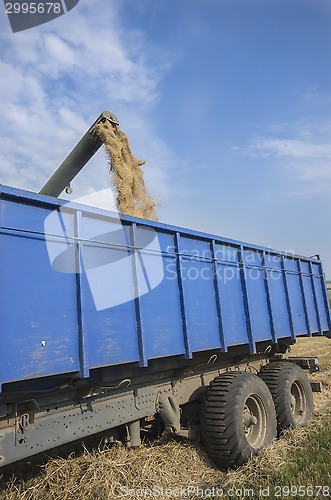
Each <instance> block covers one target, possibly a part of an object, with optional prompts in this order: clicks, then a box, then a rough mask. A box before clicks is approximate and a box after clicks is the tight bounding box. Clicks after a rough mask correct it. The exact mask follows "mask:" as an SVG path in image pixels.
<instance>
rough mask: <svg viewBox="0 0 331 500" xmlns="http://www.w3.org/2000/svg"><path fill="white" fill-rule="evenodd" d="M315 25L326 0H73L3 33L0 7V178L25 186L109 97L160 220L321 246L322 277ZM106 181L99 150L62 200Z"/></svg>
mask: <svg viewBox="0 0 331 500" xmlns="http://www.w3.org/2000/svg"><path fill="white" fill-rule="evenodd" d="M330 25H331V3H330V2H329V1H328V0H287V1H283V0H259V1H258V0H194V1H193V0H167V1H164V0H139V2H138V1H133V0H119V1H117V0H116V1H113V0H94V1H93V2H91V1H90V2H89V1H88V0H80V3H79V4H78V6H77V7H75V8H74V9H73V10H72V11H71V12H69V13H68V14H66V15H65V16H63V17H60V18H58V19H57V20H55V21H52V22H50V23H48V24H45V25H43V26H40V27H37V28H33V29H31V30H27V31H25V32H22V33H16V34H13V33H11V30H10V25H9V22H8V20H7V18H6V15H5V12H4V7H3V6H0V43H1V52H0V95H1V103H2V104H1V110H2V112H1V116H0V132H1V140H2V147H1V151H0V179H1V182H2V183H5V184H11V185H14V186H17V187H22V188H26V189H30V190H39V189H40V187H41V186H42V185H43V183H44V182H45V181H46V180H47V178H48V177H49V176H50V175H51V174H52V172H53V171H54V169H55V168H56V167H57V166H58V164H59V163H60V162H61V161H62V159H63V158H64V157H65V156H66V155H67V153H68V152H69V151H70V150H71V148H72V147H73V146H74V145H75V143H76V142H77V141H78V140H79V138H80V137H81V135H82V134H83V133H84V132H85V131H86V129H87V128H88V127H89V125H90V124H91V123H92V122H93V121H94V119H95V118H96V117H97V116H98V114H99V113H100V112H101V111H102V110H103V109H109V110H110V111H112V112H113V113H115V114H116V115H117V116H118V118H119V120H120V124H121V126H122V129H123V130H124V131H125V132H126V133H127V134H128V136H129V137H130V140H131V144H132V148H133V150H134V152H135V153H136V155H137V156H139V157H142V158H144V159H145V160H146V166H145V167H144V168H145V172H146V179H147V183H148V186H149V187H150V189H151V191H152V192H153V193H154V194H155V195H156V197H157V198H158V199H159V200H160V201H161V202H162V206H161V207H160V208H159V216H160V220H161V221H164V222H168V223H171V224H176V225H179V226H186V227H190V228H194V229H199V230H202V231H207V232H212V233H216V234H219V235H222V236H227V237H231V238H234V239H239V240H244V241H248V242H251V243H256V244H262V245H270V246H271V247H273V248H279V249H285V250H293V251H295V252H296V253H299V254H305V255H312V254H315V253H320V254H321V256H322V259H323V261H324V265H325V270H326V273H327V275H328V277H330V278H331V231H330V216H331V57H330V54H331V26H330ZM109 183H110V181H109V176H108V174H107V165H106V160H105V158H104V153H103V152H102V151H100V152H99V153H98V155H97V156H96V157H95V158H94V159H93V160H92V161H91V162H90V164H89V165H88V166H87V167H86V168H85V169H84V171H83V172H82V173H81V174H80V176H79V177H77V178H76V180H75V181H74V183H73V188H74V196H75V197H77V196H82V195H86V194H90V193H93V192H95V191H99V190H101V189H104V188H107V187H109ZM105 196H106V195H105ZM107 196H109V194H108V195H107ZM98 198H100V196H98ZM112 206H113V200H112V199H111V196H109V207H110V208H111V207H112Z"/></svg>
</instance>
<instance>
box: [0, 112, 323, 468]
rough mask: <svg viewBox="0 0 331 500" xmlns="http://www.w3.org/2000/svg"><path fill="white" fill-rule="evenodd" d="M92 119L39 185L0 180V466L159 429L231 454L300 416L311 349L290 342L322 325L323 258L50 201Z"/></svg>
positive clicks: (85, 141)
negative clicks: (103, 435) (97, 439)
mask: <svg viewBox="0 0 331 500" xmlns="http://www.w3.org/2000/svg"><path fill="white" fill-rule="evenodd" d="M105 120H106V121H108V122H109V123H110V124H111V125H112V126H114V127H118V120H117V119H116V117H114V115H112V114H111V113H108V112H104V113H102V114H101V115H100V117H99V118H98V119H97V120H96V122H95V123H94V124H93V125H92V127H91V128H90V129H89V130H88V132H87V133H86V134H85V135H84V137H83V138H82V139H81V141H80V142H79V143H78V144H77V146H76V147H75V148H74V149H73V150H72V152H71V153H70V154H69V156H68V157H67V158H66V160H65V161H64V162H63V163H62V165H61V166H60V167H59V168H58V170H57V171H56V172H55V174H54V175H53V176H52V177H51V178H50V180H49V181H48V182H47V183H46V184H45V186H44V187H43V188H42V190H41V191H40V193H32V192H28V191H23V190H20V189H17V188H14V187H9V186H4V185H1V186H0V204H1V230H0V234H1V260H0V279H1V284H2V293H1V295H0V326H1V335H0V466H2V465H6V464H8V463H11V462H15V461H17V460H21V459H26V458H28V457H30V456H31V455H35V454H37V453H40V452H44V451H47V450H50V449H52V448H55V447H57V446H59V445H62V444H65V443H69V442H71V441H75V440H81V439H84V438H86V437H87V436H90V435H93V434H97V433H100V432H104V431H107V432H108V433H109V435H112V436H114V438H116V439H123V440H124V441H125V442H126V444H127V446H131V447H136V446H139V444H140V442H141V430H142V429H144V432H147V431H152V432H153V431H154V432H156V431H157V430H159V429H160V428H162V429H163V430H164V432H167V433H170V434H177V435H184V436H187V437H189V438H191V439H195V440H201V441H202V442H203V444H204V447H205V449H206V451H207V453H208V455H209V456H210V457H211V458H212V459H213V460H214V462H215V463H216V464H217V465H218V466H219V467H222V468H229V467H235V466H238V465H241V464H243V463H244V462H245V461H247V460H248V459H249V458H250V457H251V456H252V455H255V454H257V453H259V451H260V450H261V449H262V448H264V447H265V446H267V445H268V444H269V443H270V442H271V441H272V440H273V439H274V438H275V437H276V436H277V434H280V433H281V432H282V431H283V429H286V428H288V427H297V426H303V425H305V424H306V423H307V422H308V421H309V420H310V419H311V418H312V415H313V394H312V392H313V390H320V385H319V384H317V383H315V384H311V383H310V381H309V378H308V376H307V374H306V371H310V372H313V371H317V370H318V369H319V364H318V359H317V358H315V357H306V358H293V357H289V348H290V346H291V345H293V344H294V343H295V342H296V339H297V337H302V336H303V337H304V336H321V335H324V336H327V337H329V338H330V337H331V317H330V309H329V306H328V300H327V290H326V284H325V278H324V274H323V269H322V263H321V261H320V259H319V258H318V257H304V256H300V255H293V254H289V253H286V252H282V251H278V250H272V249H270V248H266V247H261V246H258V245H253V244H248V243H245V242H241V241H237V240H231V239H228V238H223V237H220V236H217V235H212V234H206V233H203V232H198V231H194V230H189V229H184V228H181V227H177V226H170V225H166V224H162V223H159V222H155V221H150V220H146V219H142V218H138V217H132V216H127V215H124V214H120V215H119V214H116V213H113V212H109V211H106V210H101V209H97V208H93V207H88V206H85V205H80V204H78V203H74V202H73V203H71V202H68V200H61V199H59V198H57V197H58V196H59V195H60V194H61V193H62V192H63V190H64V189H66V188H69V191H70V186H71V182H72V180H73V179H74V177H75V176H76V175H77V174H78V173H79V171H80V170H81V169H82V168H83V166H84V165H85V164H86V162H87V161H88V160H89V159H90V158H91V157H92V156H93V154H94V153H95V152H96V151H97V150H98V149H99V148H100V146H101V145H102V139H101V138H100V136H99V135H98V134H96V127H98V125H99V124H100V123H102V122H103V121H105ZM305 370H306V371H305Z"/></svg>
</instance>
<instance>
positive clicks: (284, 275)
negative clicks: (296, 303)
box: [280, 255, 295, 341]
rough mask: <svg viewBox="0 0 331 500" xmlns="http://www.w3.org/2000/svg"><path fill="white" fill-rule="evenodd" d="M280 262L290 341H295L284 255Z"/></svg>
mask: <svg viewBox="0 0 331 500" xmlns="http://www.w3.org/2000/svg"><path fill="white" fill-rule="evenodd" d="M280 262H281V268H282V274H283V283H284V290H285V298H286V306H287V313H288V319H289V323H290V330H291V338H292V340H294V341H295V333H294V326H293V318H292V311H291V303H290V295H289V291H288V283H287V275H286V269H285V259H284V255H282V256H281V261H280Z"/></svg>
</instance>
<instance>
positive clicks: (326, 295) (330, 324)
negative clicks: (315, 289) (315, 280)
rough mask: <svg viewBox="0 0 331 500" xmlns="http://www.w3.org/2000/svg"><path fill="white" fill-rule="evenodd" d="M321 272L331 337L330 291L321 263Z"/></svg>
mask: <svg viewBox="0 0 331 500" xmlns="http://www.w3.org/2000/svg"><path fill="white" fill-rule="evenodd" d="M319 270H320V280H321V282H322V283H321V285H322V293H323V298H324V305H325V313H326V321H327V324H328V329H329V334H330V337H331V311H330V306H329V299H328V291H327V289H326V281H325V275H324V274H323V270H322V264H321V263H319Z"/></svg>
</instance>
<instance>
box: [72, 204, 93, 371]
mask: <svg viewBox="0 0 331 500" xmlns="http://www.w3.org/2000/svg"><path fill="white" fill-rule="evenodd" d="M82 217H83V214H82V212H81V211H77V212H76V216H74V236H75V238H76V243H75V259H76V296H77V324H78V339H79V347H78V348H79V366H80V376H81V377H82V378H87V377H88V376H89V362H88V350H87V339H86V330H85V328H84V308H83V281H82V277H83V271H84V266H83V255H82V243H81V241H80V234H81V224H82Z"/></svg>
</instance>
